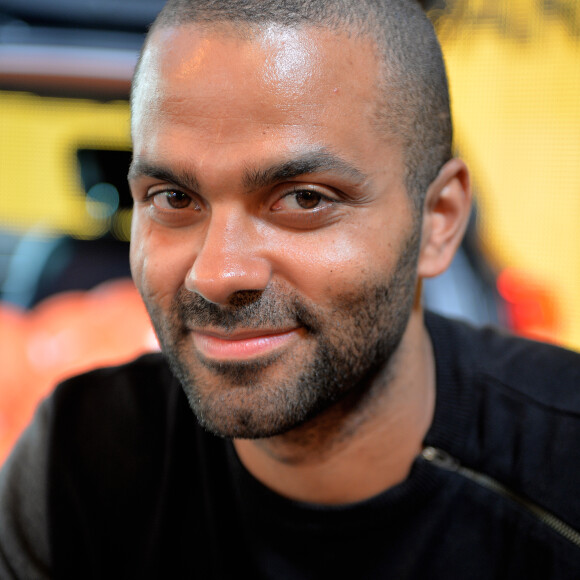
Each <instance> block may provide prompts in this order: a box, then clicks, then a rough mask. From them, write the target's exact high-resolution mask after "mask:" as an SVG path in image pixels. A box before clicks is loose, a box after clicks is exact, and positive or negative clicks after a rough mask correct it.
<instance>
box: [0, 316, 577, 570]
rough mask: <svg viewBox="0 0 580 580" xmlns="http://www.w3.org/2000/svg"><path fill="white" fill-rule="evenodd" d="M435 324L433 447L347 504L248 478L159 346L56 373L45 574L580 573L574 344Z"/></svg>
mask: <svg viewBox="0 0 580 580" xmlns="http://www.w3.org/2000/svg"><path fill="white" fill-rule="evenodd" d="M426 322H427V326H428V329H429V332H430V335H431V338H432V342H433V346H434V351H435V359H436V371H437V399H436V409H435V416H434V421H433V424H432V426H431V428H430V430H429V432H428V434H427V436H426V439H425V442H424V443H425V447H426V451H425V452H424V454H422V455H421V456H419V457H418V458H417V459H416V460H415V463H414V464H413V467H412V470H411V473H410V475H409V477H408V478H407V480H405V481H404V482H403V483H402V484H400V485H398V486H395V487H393V488H391V489H388V490H386V491H385V492H383V493H381V494H379V495H378V496H376V497H373V498H371V499H369V500H366V501H364V502H360V503H356V504H353V505H348V506H332V507H328V506H326V507H323V506H316V505H310V504H304V503H300V502H294V501H290V500H288V499H285V498H282V497H280V496H278V495H277V494H275V493H274V492H272V491H270V490H269V489H267V488H265V487H264V486H263V485H262V484H260V483H259V482H258V481H256V480H255V479H254V478H253V477H252V476H251V475H250V474H249V473H248V472H247V471H246V470H245V468H244V467H243V466H242V465H241V463H240V462H239V460H238V458H237V456H236V453H235V451H234V449H233V445H232V444H231V442H229V441H226V440H222V439H219V438H217V437H214V436H213V435H210V434H208V433H207V432H205V431H203V430H202V429H201V428H200V427H199V425H198V424H197V422H196V420H195V417H194V415H193V413H192V412H191V411H190V409H189V407H188V404H187V401H186V398H185V396H184V394H183V392H182V390H181V388H180V386H179V385H178V383H177V381H176V380H175V379H174V378H173V377H172V375H171V374H170V372H169V370H168V368H167V366H166V364H165V363H164V361H163V359H162V357H161V356H160V355H151V356H147V357H144V358H142V359H140V360H138V361H137V362H135V363H132V364H130V365H127V366H124V367H120V368H116V369H106V370H99V371H95V372H93V373H90V374H88V375H85V376H83V377H79V378H75V379H72V380H71V381H68V382H66V383H64V384H63V385H61V386H60V387H59V388H58V389H57V390H56V392H55V393H54V395H53V396H52V397H51V398H50V399H49V400H48V401H47V402H46V403H45V406H44V410H43V416H44V417H45V419H44V424H45V425H46V427H45V431H46V435H47V436H48V440H47V441H46V445H44V449H46V457H43V458H40V459H39V464H41V465H46V471H45V473H46V477H47V481H48V486H47V489H48V494H47V504H46V505H47V513H48V516H47V522H48V523H47V529H48V531H47V535H48V537H49V538H50V556H49V558H50V563H48V564H47V566H48V567H49V568H50V569H51V572H50V577H53V578H75V579H76V578H83V579H85V578H86V579H90V578H107V579H110V578H139V579H145V578H203V579H206V578H207V579H209V578H238V577H242V578H275V579H277V580H279V579H286V578H287V579H295V578H300V579H306V578H396V579H398V580H399V579H421V580H425V579H431V578H434V579H439V578H441V579H449V578H462V579H463V578H469V579H470V580H477V579H482V580H483V579H492V578H493V579H498V578H518V579H519V578H527V579H530V578H531V579H534V578H538V579H539V578H541V579H546V578H558V579H559V578H561V579H565V578H580V535H578V534H577V532H576V531H575V530H578V529H580V498H579V494H578V479H579V470H580V467H579V466H580V450H579V445H578V442H579V441H580V356H579V355H577V354H574V353H570V352H568V351H565V350H562V349H557V348H555V347H551V346H547V345H540V344H536V343H531V342H528V341H523V340H521V339H514V338H511V337H506V336H503V335H501V334H498V333H496V332H494V331H491V330H481V331H479V330H478V331H476V330H473V329H471V328H470V327H468V326H466V325H463V324H460V323H455V322H450V321H447V320H445V319H442V318H440V317H437V316H434V315H427V317H426ZM40 448H42V446H40ZM436 450H440V451H436ZM433 458H435V459H436V460H433ZM4 477H5V478H6V476H4ZM12 479H13V480H14V477H13V478H12ZM1 487H2V485H1V484H0V488H1ZM14 487H16V486H15V485H14V483H13V485H12V488H14ZM0 505H1V501H0ZM2 538H3V536H2V531H1V529H0V570H1V569H2V567H1V560H2V553H3V552H5V550H2ZM12 567H13V568H14V569H15V565H14V564H12ZM15 577H19V576H18V575H15Z"/></svg>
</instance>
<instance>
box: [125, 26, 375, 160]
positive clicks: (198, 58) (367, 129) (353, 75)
mask: <svg viewBox="0 0 580 580" xmlns="http://www.w3.org/2000/svg"><path fill="white" fill-rule="evenodd" d="M378 70H379V69H378V64H377V58H376V56H375V50H374V46H373V44H372V43H371V41H370V40H368V39H365V38H358V37H349V36H347V34H345V33H344V34H342V33H335V32H332V31H329V30H326V29H319V28H314V27H307V28H304V29H295V28H287V27H282V26H264V27H260V28H258V29H253V30H251V31H248V30H244V31H243V32H240V31H239V30H236V29H234V27H233V26H231V25H225V24H224V25H220V26H219V27H218V26H212V27H210V28H201V27H198V26H196V25H184V26H177V27H170V28H161V29H159V30H156V31H155V32H154V33H153V35H152V37H151V39H150V42H149V44H148V47H147V49H146V51H145V53H144V55H143V58H142V62H141V69H140V74H139V81H138V83H137V86H136V89H135V91H134V100H133V123H132V126H133V139H134V146H135V151H136V154H137V155H147V154H151V153H152V149H154V150H155V151H154V152H155V154H156V155H159V154H160V153H163V152H164V151H168V150H169V149H171V148H174V147H175V146H176V145H177V143H178V142H179V143H180V145H179V147H180V148H183V147H184V146H186V145H185V144H186V142H187V143H189V144H190V146H191V147H193V148H194V149H195V148H199V147H200V146H203V145H204V144H205V145H207V146H214V147H215V146H217V145H219V146H220V147H221V149H220V151H221V152H223V151H225V150H227V149H228V148H231V149H232V150H233V149H235V148H236V147H240V146H241V147H243V146H244V145H248V144H252V146H253V147H254V148H255V147H257V146H258V145H257V144H261V146H262V148H265V149H272V148H274V147H278V148H280V147H282V146H283V147H285V148H287V149H292V148H293V147H298V148H299V147H301V146H304V145H306V144H308V145H309V146H310V147H311V146H319V147H324V148H326V149H334V148H335V147H338V148H340V146H341V144H344V145H347V146H348V147H350V148H351V149H352V150H353V154H354V155H355V156H361V157H363V158H364V157H365V156H368V155H370V154H371V153H372V150H373V147H376V142H373V139H369V135H373V136H374V133H375V132H376V131H375V124H376V122H375V114H376V109H377V94H378V93H377V85H378V82H377V81H378ZM376 133H377V135H378V132H376ZM375 141H376V139H375ZM282 144H284V145H282ZM208 153H209V152H208ZM173 154H175V151H173ZM197 155H199V151H197Z"/></svg>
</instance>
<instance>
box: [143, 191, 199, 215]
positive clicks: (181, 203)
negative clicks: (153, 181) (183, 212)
mask: <svg viewBox="0 0 580 580" xmlns="http://www.w3.org/2000/svg"><path fill="white" fill-rule="evenodd" d="M151 198H152V200H153V205H154V206H155V207H156V208H158V209H165V210H180V209H194V210H199V209H201V208H200V206H199V204H198V203H197V202H196V201H195V200H194V199H193V198H192V197H190V196H189V195H187V194H186V193H183V192H182V191H179V190H175V189H169V190H165V191H159V192H156V193H153V194H151Z"/></svg>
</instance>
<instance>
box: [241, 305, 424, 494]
mask: <svg viewBox="0 0 580 580" xmlns="http://www.w3.org/2000/svg"><path fill="white" fill-rule="evenodd" d="M434 407H435V364H434V358H433V352H432V349H431V342H430V339H429V336H428V334H427V331H426V330H425V327H424V325H423V318H422V313H421V311H420V310H419V309H414V310H413V313H412V314H411V318H410V321H409V325H408V327H407V330H406V332H405V335H404V336H403V340H402V341H401V344H400V346H399V348H398V349H397V352H396V353H395V354H394V356H393V357H392V358H391V361H390V364H389V366H388V368H385V369H383V370H382V372H381V373H379V374H378V375H377V376H375V377H374V378H373V380H372V382H371V383H370V384H369V385H368V388H366V389H365V390H364V393H363V394H361V393H359V392H356V393H353V394H352V395H351V396H350V397H347V398H346V399H345V400H343V401H341V402H340V403H337V404H336V405H334V406H333V407H332V408H330V409H328V410H327V411H325V412H324V413H322V414H321V415H319V416H318V417H316V418H315V419H313V420H311V421H310V422H308V423H306V424H304V425H302V426H300V427H298V428H296V429H294V430H292V431H290V432H288V433H285V434H283V435H278V436H276V437H270V438H268V439H257V440H248V439H238V440H235V441H234V445H235V448H236V451H237V453H238V455H239V457H240V460H241V461H242V463H243V464H244V466H245V467H246V469H248V471H250V473H252V474H253V475H254V477H256V478H257V479H258V480H260V481H261V482H262V483H263V484H264V485H266V486H267V487H269V488H270V489H272V490H274V491H275V492H277V493H279V494H280V495H283V496H286V497H289V498H291V499H294V500H298V501H304V502H310V503H318V504H328V505H333V504H347V503H353V502H357V501H362V500H364V499H367V498H369V497H372V496H374V495H376V494H378V493H380V492H381V491H383V490H385V489H387V488H389V487H392V486H394V485H396V484H398V483H401V482H402V481H403V480H404V479H405V478H406V477H407V476H408V474H409V471H410V469H411V465H412V463H413V461H414V459H415V457H416V456H417V454H418V453H419V452H420V451H421V447H422V442H423V440H424V437H425V435H426V433H427V430H428V429H429V427H430V425H431V422H432V419H433V412H434Z"/></svg>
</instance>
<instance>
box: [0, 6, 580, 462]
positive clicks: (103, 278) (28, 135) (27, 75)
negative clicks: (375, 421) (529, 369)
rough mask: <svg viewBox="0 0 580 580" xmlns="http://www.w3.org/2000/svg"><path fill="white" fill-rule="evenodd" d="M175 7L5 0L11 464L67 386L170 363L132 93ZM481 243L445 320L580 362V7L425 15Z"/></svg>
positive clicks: (0, 455) (4, 246)
mask: <svg viewBox="0 0 580 580" xmlns="http://www.w3.org/2000/svg"><path fill="white" fill-rule="evenodd" d="M162 3H163V2H162V0H123V2H118V0H0V462H1V461H2V460H3V459H4V457H5V456H6V454H7V453H8V451H9V449H10V447H11V446H12V444H13V442H14V440H15V438H16V437H17V435H18V433H19V432H20V431H21V430H22V428H23V426H24V425H25V424H26V423H27V422H28V421H29V419H30V417H31V415H32V413H33V410H34V408H35V406H36V404H37V402H38V401H39V399H40V398H41V397H43V396H45V395H46V394H47V393H48V392H49V391H50V389H52V387H53V386H54V385H55V383H56V382H57V381H59V380H61V379H62V378H64V377H66V376H69V375H71V374H74V373H77V372H80V371H83V370H86V369H88V368H91V367H94V366H97V365H102V364H114V363H117V362H123V361H125V360H128V359H130V358H133V357H135V356H137V355H138V354H140V353H142V352H145V351H148V350H154V349H156V348H158V347H157V343H156V340H155V336H154V334H153V332H152V330H151V328H150V326H149V323H148V321H147V317H146V314H145V311H144V308H143V306H142V304H141V302H140V299H139V298H138V296H137V293H136V291H135V289H134V287H133V285H132V282H131V281H130V279H129V276H130V273H129V265H128V242H129V237H130V221H131V200H130V195H129V190H128V187H127V183H126V177H125V176H126V172H127V166H128V163H129V160H130V156H131V153H130V150H131V144H130V140H129V107H128V101H127V99H128V94H129V83H130V78H131V74H132V70H133V67H134V65H135V62H136V59H137V54H138V51H139V48H140V46H141V43H142V41H143V38H144V33H145V31H146V28H147V25H148V24H149V23H150V22H151V21H152V20H153V19H154V17H155V15H156V13H157V12H158V10H159V9H160V7H161V5H162ZM424 4H426V5H427V8H428V10H429V15H430V17H431V18H432V20H433V22H434V24H435V26H436V29H437V31H438V34H439V37H440V39H441V43H442V45H443V50H444V53H445V57H446V61H447V65H448V70H449V77H450V84H451V92H452V102H453V113H454V122H455V130H456V134H455V135H456V138H455V148H456V151H457V154H458V155H460V156H462V157H463V158H464V159H465V160H466V161H467V163H468V164H469V166H470V167H471V169H472V176H473V185H474V190H475V196H476V208H475V210H474V213H473V216H472V220H471V224H470V228H469V231H468V235H467V236H466V240H465V243H464V244H463V247H462V250H461V252H460V254H459V255H458V256H457V259H456V260H455V262H454V264H453V266H452V268H451V269H450V271H449V272H448V273H446V274H444V275H443V276H441V277H440V278H438V279H436V280H432V281H431V280H430V281H427V282H426V284H425V296H424V302H425V304H426V306H428V307H429V308H432V309H434V310H438V311H440V312H443V313H446V314H449V315H451V316H456V317H460V318H464V319H466V320H469V321H472V322H474V323H476V324H485V323H493V324H497V325H501V326H504V327H506V328H507V329H509V330H511V331H513V332H516V333H519V334H521V335H524V336H527V337H531V338H540V339H543V340H548V341H552V342H556V343H560V344H563V345H565V346H568V347H570V348H573V349H577V350H580V301H579V300H578V299H577V297H578V295H579V294H580V227H579V225H580V106H579V105H580V102H579V101H580V98H579V95H580V3H579V2H577V0H446V1H444V0H434V1H429V0H427V2H425V3H424Z"/></svg>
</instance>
